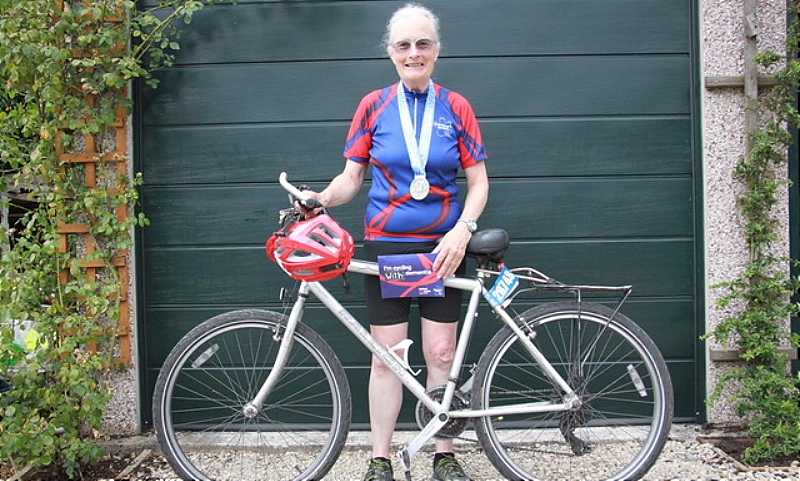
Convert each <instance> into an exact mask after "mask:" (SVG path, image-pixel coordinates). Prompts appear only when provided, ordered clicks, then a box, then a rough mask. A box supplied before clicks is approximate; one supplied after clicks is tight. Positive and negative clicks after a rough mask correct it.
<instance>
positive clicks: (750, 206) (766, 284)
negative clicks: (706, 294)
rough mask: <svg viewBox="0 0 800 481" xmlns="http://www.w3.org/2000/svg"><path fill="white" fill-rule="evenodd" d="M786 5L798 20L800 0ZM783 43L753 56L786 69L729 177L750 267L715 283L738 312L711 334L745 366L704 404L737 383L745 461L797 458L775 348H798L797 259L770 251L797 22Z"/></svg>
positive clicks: (798, 380)
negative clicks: (792, 271) (736, 189)
mask: <svg viewBox="0 0 800 481" xmlns="http://www.w3.org/2000/svg"><path fill="white" fill-rule="evenodd" d="M789 3H790V7H791V9H792V10H793V13H794V15H795V18H796V16H797V8H798V6H800V2H798V1H797V0H793V1H791V2H789ZM787 40H788V42H787V45H789V48H788V55H779V54H777V53H774V52H761V53H760V54H759V55H758V57H757V59H756V60H757V62H759V63H760V64H761V65H762V66H764V67H766V68H776V67H777V66H779V65H780V64H781V62H784V63H785V65H784V66H783V67H782V68H781V71H780V72H779V73H778V74H777V75H776V79H777V81H778V85H777V86H776V87H774V88H773V89H772V92H771V95H770V96H769V98H768V100H767V101H766V108H765V109H764V111H763V112H762V114H763V115H764V117H768V118H766V119H762V120H766V121H765V125H764V127H763V128H761V129H760V130H758V131H757V132H754V133H753V134H752V135H753V136H752V139H753V148H752V150H751V151H750V152H749V154H748V155H747V157H746V158H744V159H742V160H741V161H740V162H739V163H738V165H737V166H736V169H735V172H734V175H735V178H736V179H737V180H739V181H740V182H741V183H742V184H743V185H744V187H745V190H744V192H743V194H742V195H741V196H740V198H739V207H740V210H741V213H742V215H743V217H744V219H745V221H746V226H745V238H746V241H747V245H748V247H749V249H750V262H749V265H748V266H747V267H746V268H745V269H744V271H743V272H742V273H741V274H740V275H739V277H738V278H736V279H734V280H733V281H731V282H728V283H725V284H722V285H721V287H724V288H726V289H727V290H728V293H727V294H726V295H725V296H724V297H723V298H722V299H721V300H720V301H719V305H720V307H727V306H728V305H730V304H731V303H733V302H738V303H741V304H742V305H743V306H744V308H743V309H742V311H741V312H740V313H739V314H736V315H733V316H731V317H729V318H727V319H725V320H724V321H723V322H722V323H720V324H719V325H718V326H717V328H716V329H715V330H714V332H713V333H712V335H713V336H714V337H715V338H716V339H717V340H718V341H720V342H723V343H735V344H736V345H737V346H738V347H739V349H740V352H741V358H742V360H743V362H742V363H741V364H740V365H737V366H736V367H735V368H733V369H731V370H729V371H726V372H725V373H723V374H722V375H720V376H719V378H718V379H717V385H716V389H715V392H714V393H713V395H712V397H711V399H710V402H713V401H715V400H717V399H719V397H720V395H721V393H722V390H723V389H724V388H725V386H726V385H727V384H729V383H731V382H735V383H736V384H737V385H738V386H739V388H738V391H737V393H736V394H735V398H734V399H733V401H734V405H735V407H736V410H737V413H738V414H739V415H740V416H743V417H748V418H749V420H750V421H749V423H748V425H749V434H750V436H751V437H752V438H753V439H754V440H755V444H754V445H753V446H752V447H750V448H748V449H747V451H746V452H745V455H744V460H745V462H751V463H752V462H757V461H760V460H763V459H770V458H774V457H777V456H790V455H797V454H800V376H793V375H792V373H791V372H790V370H789V367H788V356H787V355H786V354H783V353H781V352H780V351H779V350H778V347H779V346H781V345H783V346H787V345H788V346H791V347H793V348H797V347H800V335H798V334H797V333H791V332H789V329H788V324H787V323H788V320H789V319H790V318H791V317H793V316H796V315H797V314H798V312H800V305H798V304H797V303H796V302H793V300H792V299H793V297H794V296H795V295H796V293H797V292H798V290H799V289H800V279H798V278H795V277H792V276H790V275H789V274H788V273H787V270H788V269H789V267H790V266H792V265H795V264H796V263H795V262H793V261H791V260H789V259H785V258H780V257H776V256H774V255H772V254H771V249H772V248H773V244H774V242H775V241H776V240H777V239H778V236H777V233H776V230H777V228H778V221H777V219H776V218H775V217H774V215H773V208H774V207H775V206H776V205H777V203H778V198H779V197H778V196H779V194H780V191H781V190H782V189H785V188H786V187H787V185H788V184H789V181H788V179H787V178H786V156H787V152H788V149H789V146H790V145H791V144H792V142H793V139H792V135H791V133H790V132H789V131H788V129H787V126H790V125H791V126H794V127H797V126H800V116H798V111H797V107H796V105H795V99H796V95H797V88H798V85H799V84H800V61H798V60H797V58H798V57H797V50H796V46H797V45H798V41H799V40H800V29H799V27H798V22H797V21H795V22H793V23H792V25H791V26H790V28H789V35H788V39H787Z"/></svg>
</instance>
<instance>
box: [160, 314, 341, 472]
mask: <svg viewBox="0 0 800 481" xmlns="http://www.w3.org/2000/svg"><path fill="white" fill-rule="evenodd" d="M284 320H285V317H284V316H282V315H280V314H277V313H274V312H270V311H263V310H242V311H234V312H228V313H225V314H220V315H218V316H215V317H212V318H210V319H208V320H206V321H205V322H203V323H202V324H200V325H198V326H197V327H195V328H194V329H192V330H191V331H190V332H189V333H188V334H186V335H185V336H184V337H183V338H182V339H181V340H180V341H179V342H178V344H176V345H175V347H174V348H173V349H172V352H171V353H170V354H169V356H168V357H167V359H166V361H165V362H164V366H163V368H162V369H161V372H160V374H159V376H158V379H157V381H156V387H155V394H154V399H153V423H154V427H155V431H156V436H157V439H158V442H159V444H160V446H161V449H162V452H163V453H164V455H165V457H166V458H167V460H168V461H169V464H170V466H171V467H172V468H173V470H174V471H175V472H176V474H178V475H179V476H180V477H181V478H182V479H185V480H196V481H201V480H214V481H224V480H231V481H233V480H236V481H249V480H255V479H259V480H264V479H276V480H277V479H281V480H285V479H287V478H286V476H285V474H284V475H280V476H279V473H286V472H293V473H296V477H295V478H294V479H296V480H309V479H321V478H322V477H323V476H324V475H325V474H326V473H327V472H328V471H329V470H330V469H331V467H332V466H333V464H334V463H335V462H336V459H337V458H338V457H339V454H340V453H341V451H342V448H343V447H344V444H345V441H346V439H347V434H348V431H349V429H350V419H351V414H352V403H351V397H350V387H349V384H348V382H347V377H346V376H345V372H344V369H343V368H342V365H341V363H340V361H339V359H338V358H337V356H336V355H335V354H334V352H333V350H332V349H331V348H330V346H329V345H328V344H327V343H326V342H325V340H323V339H322V337H320V336H319V335H318V334H317V333H316V332H314V331H313V330H312V329H310V328H309V327H308V326H305V325H303V324H299V325H298V326H297V329H296V330H295V334H294V336H293V347H292V351H291V355H290V357H289V360H288V362H287V365H286V367H285V369H284V372H283V374H282V376H281V378H280V379H279V381H278V384H277V385H276V386H275V388H274V389H273V390H272V392H271V393H270V394H269V396H268V397H267V399H266V401H265V402H264V404H263V406H262V407H261V408H260V409H259V411H258V413H257V415H255V416H254V417H247V416H245V415H244V412H243V408H244V406H245V405H246V404H247V403H248V402H250V401H251V400H252V399H253V397H254V396H255V393H256V392H258V390H259V388H260V387H261V386H262V385H263V383H264V380H265V379H266V377H267V375H268V374H269V372H270V371H271V369H272V366H273V363H274V360H275V354H276V352H277V350H278V346H279V344H280V340H279V339H278V337H279V335H277V334H276V331H281V330H282V329H283V327H282V322H284ZM281 464H283V465H285V466H282V467H281V468H279V466H280V465H281ZM287 469H288V470H287ZM270 476H275V477H270Z"/></svg>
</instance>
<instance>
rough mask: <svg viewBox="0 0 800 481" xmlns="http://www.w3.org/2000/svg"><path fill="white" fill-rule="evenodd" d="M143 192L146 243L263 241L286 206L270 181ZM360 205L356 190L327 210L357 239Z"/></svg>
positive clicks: (282, 194)
mask: <svg viewBox="0 0 800 481" xmlns="http://www.w3.org/2000/svg"><path fill="white" fill-rule="evenodd" d="M275 179H276V180H277V174H276V175H275ZM295 180H296V181H298V182H300V179H295ZM308 185H309V187H311V188H312V189H316V190H321V189H322V188H323V185H322V184H319V183H308ZM144 192H145V195H144V196H143V199H142V209H143V210H144V212H146V213H147V216H148V219H149V220H150V225H149V226H148V227H147V229H145V230H144V232H143V236H144V238H145V240H146V242H147V245H149V246H176V245H177V246H186V245H191V246H203V245H222V244H237V245H253V244H260V245H263V243H264V242H265V241H266V240H267V238H268V237H269V236H270V235H272V233H273V232H275V231H276V230H277V229H278V228H279V227H280V225H279V224H278V220H279V211H280V210H281V209H283V208H287V207H289V202H288V197H287V195H286V192H285V191H284V190H283V189H282V188H281V187H279V186H277V185H275V184H271V185H227V186H223V185H212V186H198V185H195V186H183V187H171V186H163V187H150V188H147V189H146V190H145V191H144ZM365 206H366V196H361V197H360V198H359V199H358V200H354V201H353V202H351V203H348V204H347V205H343V206H340V207H336V208H334V209H331V213H332V214H333V215H334V216H335V218H336V220H337V221H338V222H339V223H340V224H341V225H342V226H344V227H345V229H347V230H348V231H350V232H351V233H353V235H354V238H356V239H359V240H360V239H361V237H362V236H361V232H362V230H363V225H364V221H363V216H364V209H365Z"/></svg>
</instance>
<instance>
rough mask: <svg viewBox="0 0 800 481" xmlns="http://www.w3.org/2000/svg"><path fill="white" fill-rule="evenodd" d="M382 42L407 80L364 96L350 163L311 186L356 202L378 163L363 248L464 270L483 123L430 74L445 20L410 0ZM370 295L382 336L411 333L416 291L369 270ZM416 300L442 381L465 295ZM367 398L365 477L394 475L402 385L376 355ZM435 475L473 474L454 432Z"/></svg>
mask: <svg viewBox="0 0 800 481" xmlns="http://www.w3.org/2000/svg"><path fill="white" fill-rule="evenodd" d="M385 43H386V49H387V53H388V54H389V57H390V58H391V60H392V62H393V63H394V66H395V68H396V70H397V73H398V75H399V77H400V82H398V83H397V84H395V85H392V86H389V87H386V88H383V89H380V90H376V91H374V92H372V93H370V94H368V95H367V96H366V97H364V98H363V99H362V101H361V103H360V104H359V106H358V109H357V111H356V114H355V116H354V118H353V121H352V124H351V127H350V132H349V135H348V138H347V143H346V145H345V150H344V156H345V158H346V159H347V161H346V165H345V168H344V171H343V172H342V173H341V174H339V175H338V176H336V177H335V178H334V179H333V180H332V181H331V183H330V185H328V187H326V188H325V190H323V191H322V192H320V193H314V194H312V195H313V196H314V197H316V198H317V200H319V201H320V203H321V204H322V205H324V206H326V207H334V206H337V205H341V204H344V203H346V202H349V201H350V200H352V199H353V198H354V197H355V196H356V194H357V193H358V191H359V190H360V188H361V185H362V184H363V182H364V177H365V174H366V171H367V167H368V166H369V165H371V166H372V186H371V188H370V191H369V203H368V206H367V212H366V218H365V237H364V249H365V257H366V258H367V259H371V260H376V259H377V256H378V255H387V254H406V253H421V252H433V253H435V254H436V259H435V261H434V264H433V272H434V273H435V274H436V275H437V276H438V277H439V278H445V277H448V276H451V275H453V274H455V273H457V272H463V263H462V261H463V259H464V252H465V249H466V246H467V243H468V242H469V240H470V236H471V235H472V233H473V232H474V231H475V229H476V228H477V224H476V221H477V219H478V218H479V217H480V215H481V213H482V212H483V209H484V206H485V205H486V201H487V198H488V192H489V183H488V178H487V174H486V168H485V164H484V160H486V154H485V152H484V148H483V144H482V140H481V135H480V130H479V128H478V123H477V120H476V119H475V114H474V113H473V111H472V107H471V106H470V104H469V103H468V102H467V101H466V100H465V99H464V98H463V97H462V96H461V95H459V94H457V93H455V92H452V91H450V90H447V89H445V88H443V87H441V86H439V85H436V84H434V83H433V82H432V81H431V75H432V74H433V69H434V66H435V64H436V60H437V59H438V57H439V51H440V43H439V32H438V19H437V18H436V16H435V15H434V14H433V13H432V12H431V11H430V10H428V9H427V8H425V7H422V6H420V5H416V4H408V5H406V6H404V7H403V8H401V9H399V10H398V11H396V12H395V13H394V15H393V16H392V18H391V19H390V20H389V23H388V24H387V32H386V37H385ZM459 168H461V169H463V171H464V173H465V176H466V181H467V188H468V192H467V195H466V199H465V201H464V205H463V206H461V205H460V203H459V200H458V188H457V186H456V175H457V173H458V169H459ZM366 295H367V308H368V312H369V317H370V328H371V332H372V334H373V336H375V338H376V339H377V340H378V342H380V344H382V345H384V346H395V345H397V344H398V343H399V342H400V341H402V340H404V339H406V337H407V333H408V322H409V311H410V302H411V300H410V299H408V298H400V299H383V298H381V291H380V284H379V280H378V278H376V277H371V276H366ZM418 303H419V307H420V314H421V317H422V320H421V322H422V328H421V329H422V349H423V354H424V357H425V363H426V366H427V386H428V387H429V388H430V387H435V386H441V385H444V384H445V383H446V382H447V376H448V373H449V369H450V365H451V363H452V358H453V353H454V349H455V344H456V331H457V327H458V326H457V322H458V319H459V317H460V316H459V315H460V311H461V310H460V306H461V295H460V292H459V291H455V290H450V289H448V290H447V292H446V295H445V297H439V298H435V297H428V298H419V299H418ZM369 399H370V427H371V432H372V459H371V460H370V465H369V468H368V471H367V474H366V476H365V478H364V480H365V481H386V480H392V479H393V473H392V466H391V462H390V445H391V439H392V435H393V433H394V429H395V424H396V421H397V416H398V414H399V412H400V407H401V402H402V385H401V384H400V382H399V381H398V380H397V378H396V377H395V376H394V375H393V374H392V373H391V372H390V371H389V370H388V369H386V367H385V366H384V365H383V363H382V362H380V361H379V360H377V359H376V358H375V357H373V359H372V365H371V372H370V382H369ZM433 479H434V480H442V481H444V480H449V481H463V480H469V479H470V478H469V477H468V476H466V474H464V471H463V469H462V468H461V466H460V465H459V464H458V462H457V461H456V460H455V458H454V456H453V443H452V441H451V440H437V441H436V455H435V457H434V475H433Z"/></svg>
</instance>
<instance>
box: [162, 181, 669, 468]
mask: <svg viewBox="0 0 800 481" xmlns="http://www.w3.org/2000/svg"><path fill="white" fill-rule="evenodd" d="M280 184H281V185H282V186H283V188H284V189H286V190H287V192H289V194H290V197H291V198H294V199H299V200H300V201H302V202H305V201H308V200H309V197H308V196H304V195H303V193H302V192H301V191H300V190H299V189H297V188H296V187H294V186H293V185H292V184H290V183H289V182H288V180H287V179H286V174H285V173H282V174H281V176H280ZM312 200H313V199H312ZM309 202H310V201H309ZM282 213H283V215H284V216H285V215H286V214H287V213H289V214H290V213H291V212H290V211H289V210H286V209H284V210H283V211H282ZM509 243H510V240H509V236H508V234H507V233H506V231H504V230H502V229H487V230H481V231H478V232H475V234H474V235H473V237H472V240H471V241H470V244H469V247H468V256H470V257H472V258H473V259H474V260H475V263H476V265H477V267H476V269H475V275H474V277H450V278H448V279H445V281H444V282H445V285H446V286H448V287H453V288H456V289H461V290H463V291H466V293H467V294H468V297H469V302H468V307H467V309H466V314H465V316H464V319H463V321H462V322H461V328H460V334H459V337H458V344H457V348H456V353H455V360H454V362H453V368H452V371H451V373H450V378H449V381H448V383H447V384H446V385H444V386H439V387H436V388H432V389H426V388H425V387H424V386H423V385H422V384H421V383H420V382H419V381H417V379H416V378H415V374H414V373H413V371H412V369H411V367H410V366H409V364H408V361H407V359H406V358H404V357H401V356H400V355H399V354H398V352H397V349H396V347H397V346H395V347H394V348H392V347H388V346H381V345H379V344H378V343H377V341H375V339H374V338H373V337H372V336H371V335H370V333H369V332H368V331H367V330H366V329H365V328H364V327H362V325H361V324H360V323H359V322H358V320H356V319H355V318H354V317H353V316H352V314H350V313H349V312H348V311H347V309H345V308H344V307H343V306H342V305H341V304H340V303H339V301H338V300H337V299H336V298H335V296H334V295H333V294H331V292H330V291H329V290H328V289H326V288H325V286H324V285H323V284H322V283H321V282H308V281H302V282H300V283H299V287H298V288H297V295H296V296H294V300H293V301H292V303H291V310H290V312H289V314H288V315H285V314H283V313H279V312H273V311H268V310H255V309H249V310H238V311H233V312H228V313H224V314H220V315H218V316H215V317H212V318H210V319H208V320H206V321H205V322H203V323H201V324H199V325H198V326H197V327H195V328H194V329H192V330H191V331H190V332H189V333H188V334H186V335H185V336H184V337H183V338H182V339H181V340H180V341H179V342H178V343H177V345H176V346H175V347H174V348H173V349H172V351H171V353H170V354H169V356H168V357H167V359H166V361H165V363H164V366H163V368H162V370H161V372H160V374H159V376H158V380H157V382H156V388H155V395H154V402H153V419H154V425H155V430H156V433H157V438H158V441H159V443H160V445H161V448H162V450H163V452H164V454H165V456H166V458H167V460H168V461H169V463H170V465H171V466H172V468H173V469H174V470H175V472H176V473H177V474H179V475H180V476H181V477H182V478H183V479H193V480H209V479H213V480H225V479H231V480H234V479H235V480H247V479H262V477H264V476H268V473H269V472H270V465H271V463H289V464H290V465H291V466H293V469H294V472H295V473H296V477H295V478H294V479H296V480H308V479H322V478H323V477H324V476H325V474H326V473H327V472H328V471H329V470H330V469H331V467H332V466H333V464H334V463H335V462H336V459H337V458H338V456H339V454H340V453H341V451H342V449H343V447H344V444H345V441H346V439H347V434H348V432H349V428H350V416H351V413H352V403H351V395H350V388H349V384H348V381H347V377H346V376H345V372H344V369H343V368H342V365H341V363H340V361H339V359H338V358H337V356H336V354H335V353H334V350H333V349H332V348H331V347H330V346H329V344H328V343H327V342H326V341H325V340H324V339H323V338H322V337H320V336H319V335H318V334H317V333H316V332H314V331H313V330H312V329H311V328H309V327H308V326H307V325H305V324H303V323H302V318H303V314H304V310H305V307H306V303H307V300H308V298H309V297H310V296H311V295H314V296H315V297H316V298H317V299H318V300H319V301H320V302H321V303H322V305H323V306H324V307H325V308H327V309H328V310H329V311H330V313H331V314H333V315H334V316H335V317H336V318H337V319H338V320H339V321H340V322H341V323H342V324H343V325H344V326H345V327H346V328H347V330H348V331H349V332H350V333H352V334H353V335H354V336H355V337H356V338H357V339H358V340H359V341H360V342H361V343H362V344H363V345H364V346H365V347H366V348H367V349H368V350H369V351H370V352H372V353H373V354H375V355H376V356H378V358H379V359H380V360H381V361H383V362H384V363H385V364H386V365H387V366H388V367H389V368H390V369H391V370H392V371H393V372H394V373H395V374H396V375H397V376H398V378H399V379H400V380H401V381H402V383H403V384H404V386H405V387H406V388H407V389H408V390H409V391H410V392H411V393H413V395H414V396H415V397H416V398H417V400H418V403H417V410H416V414H417V416H416V417H417V423H418V424H419V427H420V432H419V434H418V435H417V436H416V438H415V439H413V440H412V441H411V442H410V443H409V444H408V445H407V446H405V447H404V448H403V449H402V450H401V451H400V453H399V454H398V455H399V458H400V461H401V464H402V467H403V469H404V470H405V473H406V477H407V479H410V468H409V466H410V463H411V460H412V458H413V457H414V455H415V454H416V453H417V452H419V451H420V449H422V448H423V446H424V445H425V444H426V443H427V442H428V441H430V440H431V439H432V438H433V437H434V436H442V437H457V436H460V435H461V434H462V433H463V432H464V431H465V430H466V429H467V428H468V427H470V426H472V427H473V429H474V434H475V436H476V437H477V441H478V443H479V445H480V447H481V448H482V449H483V450H484V451H485V453H486V455H487V456H488V458H489V459H490V461H491V462H492V464H493V465H494V467H495V468H496V469H497V470H498V471H499V472H500V473H501V474H502V475H503V476H504V477H506V478H507V479H515V480H516V479H520V480H521V479H524V480H548V479H549V480H564V479H610V480H632V479H639V478H640V477H641V476H643V475H644V474H645V473H646V472H647V471H648V470H649V469H650V467H651V466H652V465H653V463H654V462H655V461H656V459H657V457H658V456H659V454H660V453H661V450H662V449H663V446H664V443H665V442H666V439H667V436H668V434H669V430H670V426H671V423H672V415H673V406H674V401H673V395H672V384H671V380H670V376H669V372H668V371H667V366H666V364H665V362H664V359H663V357H662V355H661V354H660V352H659V350H658V348H657V347H656V345H655V344H654V343H653V341H652V340H651V339H650V338H649V337H648V335H647V334H646V333H645V332H644V331H643V330H642V329H641V328H640V327H639V326H638V325H637V324H635V323H634V322H633V321H631V320H630V319H629V318H628V317H626V316H625V315H624V314H622V312H620V309H621V307H622V305H623V303H624V302H625V300H626V299H627V298H628V296H629V295H630V293H631V289H632V288H631V286H593V285H569V284H564V283H561V282H559V281H557V280H555V279H553V278H550V277H548V276H546V275H544V274H543V273H541V272H539V271H537V270H536V269H533V268H530V267H522V268H513V269H509V268H508V267H507V266H505V264H504V262H503V259H504V253H505V250H506V249H507V248H508V246H509ZM347 272H352V273H360V274H365V275H372V276H376V275H379V271H378V266H377V264H376V263H373V262H367V261H363V260H358V259H353V260H352V261H351V262H350V264H349V266H348V267H347ZM491 278H495V282H494V285H492V286H491V287H489V286H488V283H487V280H489V279H491ZM513 283H517V286H516V289H512V287H513V286H512V285H511V284H513ZM498 286H499V287H498ZM498 289H499V290H498ZM500 291H504V293H501V292H500ZM509 291H510V292H509ZM523 292H525V293H532V294H538V293H567V294H569V295H571V298H570V299H569V300H565V301H562V300H556V301H548V302H546V303H543V304H540V305H537V306H535V307H532V308H530V309H527V310H525V311H524V312H522V313H516V312H515V311H514V310H513V308H512V307H511V305H512V303H513V302H514V300H515V299H516V298H517V297H518V296H519V295H520V294H521V293H523ZM600 292H602V293H611V294H613V295H614V296H615V297H614V299H613V300H614V302H615V303H616V304H615V305H614V306H612V307H608V306H605V305H601V304H597V303H594V302H588V301H585V300H584V299H583V298H582V296H583V294H585V293H600ZM501 294H502V295H501ZM616 296H618V299H617V298H616ZM282 298H285V297H284V296H282ZM481 298H484V299H488V300H490V301H491V302H490V307H491V310H492V311H493V312H494V314H495V316H496V318H497V319H498V320H499V321H500V322H501V324H502V327H501V328H500V329H499V330H498V332H497V333H496V334H495V335H494V336H493V337H492V339H491V340H490V341H489V342H488V343H487V344H486V347H485V349H484V351H483V353H482V355H481V356H480V358H479V360H478V362H477V363H476V364H475V365H474V366H462V363H463V360H464V358H465V352H466V346H467V343H468V342H469V340H470V337H471V334H472V330H473V327H474V325H475V322H476V320H477V309H478V305H479V302H480V299H481ZM405 353H407V349H406V350H405ZM462 371H464V372H465V373H466V374H469V377H468V379H466V380H464V381H463V382H462V381H460V379H461V377H462V376H461V373H462ZM297 447H301V448H300V449H299V450H297ZM289 449H294V451H292V452H291V454H287V452H288V450H289Z"/></svg>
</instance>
